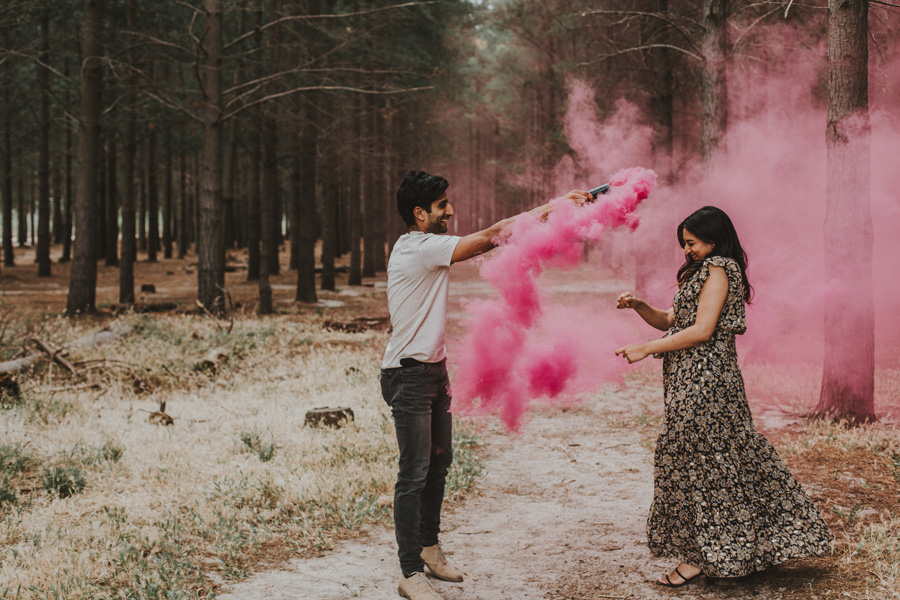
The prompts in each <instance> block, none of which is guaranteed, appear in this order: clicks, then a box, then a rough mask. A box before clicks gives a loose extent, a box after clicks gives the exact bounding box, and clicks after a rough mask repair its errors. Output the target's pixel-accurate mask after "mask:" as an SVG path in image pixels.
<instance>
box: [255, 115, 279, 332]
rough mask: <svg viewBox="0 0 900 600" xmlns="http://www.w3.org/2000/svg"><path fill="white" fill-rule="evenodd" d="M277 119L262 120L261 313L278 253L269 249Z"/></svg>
mask: <svg viewBox="0 0 900 600" xmlns="http://www.w3.org/2000/svg"><path fill="white" fill-rule="evenodd" d="M277 128H278V122H277V121H276V120H275V117H274V115H271V114H270V115H266V117H265V119H264V123H263V135H262V138H263V144H262V145H263V170H262V171H263V181H262V195H261V198H260V199H261V204H262V206H260V211H261V212H262V219H261V225H262V226H261V227H260V231H261V232H262V238H261V239H260V244H259V246H260V256H259V309H258V311H257V312H258V313H259V314H261V315H270V314H272V312H273V307H272V284H271V283H270V282H269V274H270V273H271V272H272V265H273V263H274V262H275V261H276V260H278V254H277V253H274V254H273V252H272V248H273V244H272V236H273V235H274V233H275V232H274V229H273V227H272V221H274V220H275V186H277V185H278V131H277Z"/></svg>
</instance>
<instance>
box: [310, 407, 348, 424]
mask: <svg viewBox="0 0 900 600" xmlns="http://www.w3.org/2000/svg"><path fill="white" fill-rule="evenodd" d="M353 418H354V417H353V409H352V408H347V407H338V408H331V407H325V406H323V407H320V408H314V409H312V410H308V411H306V425H307V427H335V428H340V427H343V426H344V425H346V424H347V423H350V422H352V421H353Z"/></svg>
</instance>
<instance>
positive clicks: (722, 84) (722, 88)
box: [700, 0, 728, 168]
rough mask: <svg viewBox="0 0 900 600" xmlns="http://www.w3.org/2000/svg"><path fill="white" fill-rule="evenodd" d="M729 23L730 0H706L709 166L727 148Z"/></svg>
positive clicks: (703, 137) (703, 85) (704, 120)
mask: <svg viewBox="0 0 900 600" xmlns="http://www.w3.org/2000/svg"><path fill="white" fill-rule="evenodd" d="M727 27H728V0H703V34H702V38H701V40H700V50H701V53H702V55H703V66H702V67H701V71H700V102H701V126H700V129H701V131H700V153H701V156H702V159H703V164H704V166H705V167H706V168H709V167H710V165H711V164H712V162H713V160H714V159H715V157H716V155H717V153H718V152H720V151H722V150H724V148H723V147H722V143H723V139H724V137H725V129H726V127H727V126H728V86H727V82H726V79H725V77H726V66H727V56H728V52H727V43H728V36H727V33H728V30H727Z"/></svg>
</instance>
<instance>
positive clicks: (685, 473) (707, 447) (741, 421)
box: [647, 256, 833, 577]
mask: <svg viewBox="0 0 900 600" xmlns="http://www.w3.org/2000/svg"><path fill="white" fill-rule="evenodd" d="M710 266H717V267H724V268H725V272H726V274H727V275H728V297H727V299H726V301H725V306H724V307H723V309H722V314H721V315H720V317H719V322H718V324H717V325H716V330H715V332H714V333H713V335H712V337H711V338H710V339H709V341H707V342H704V343H702V344H699V345H697V346H694V347H693V348H688V349H686V350H678V351H674V352H668V353H666V354H665V355H664V357H663V378H664V389H665V400H666V407H665V422H664V424H663V431H662V433H661V434H660V436H659V438H658V440H657V442H656V454H655V462H654V464H655V468H654V494H653V505H652V506H651V508H650V518H649V519H648V522H647V531H648V538H649V542H648V544H649V547H650V551H651V552H652V553H653V554H654V555H655V556H669V557H673V558H677V559H679V560H681V561H684V562H686V563H688V564H691V565H694V566H697V567H699V568H700V569H701V570H702V571H703V573H705V574H706V575H709V576H713V577H740V576H743V575H747V574H749V573H752V572H754V571H759V570H762V569H765V568H767V567H770V566H772V565H776V564H779V563H781V562H784V561H786V560H788V559H791V558H797V557H801V556H810V555H818V554H822V553H823V552H824V551H826V550H827V549H828V548H829V546H830V542H831V540H832V537H833V536H832V534H831V531H830V530H829V529H828V526H827V525H826V524H825V521H824V520H823V519H822V516H821V515H820V514H819V511H818V509H817V508H816V506H815V505H814V504H813V503H812V501H811V500H810V499H809V497H808V496H807V495H806V493H805V492H804V491H803V489H802V488H801V487H800V484H799V483H797V480H796V479H794V477H793V475H791V472H790V471H789V470H788V468H787V467H786V466H785V464H784V463H783V462H782V461H781V458H780V457H779V456H778V454H777V453H776V452H775V449H774V448H773V447H772V446H771V444H769V442H768V441H767V440H766V439H765V438H764V437H763V436H762V435H760V434H759V433H758V432H757V431H756V430H755V429H754V428H753V420H752V417H751V415H750V409H749V407H748V405H747V396H746V394H745V392H744V382H743V378H742V377H741V371H740V368H739V367H738V360H737V351H736V349H735V343H734V337H735V335H736V334H742V333H744V331H745V329H746V322H745V318H744V298H743V284H742V282H741V271H740V267H739V266H738V265H737V263H736V262H734V261H733V260H731V259H728V258H724V257H721V256H714V257H708V258H707V259H706V260H704V262H703V265H702V267H701V268H700V269H699V270H698V271H697V272H696V273H695V274H694V276H693V278H691V279H690V280H689V281H687V282H685V283H683V284H682V285H681V287H680V289H679V290H678V292H677V293H676V294H675V300H674V303H673V307H674V313H675V324H674V326H673V327H672V328H671V329H670V330H669V331H668V332H667V333H666V336H669V335H672V334H673V333H676V332H678V331H681V330H682V329H684V328H686V327H688V326H690V325H692V324H693V323H694V321H695V319H696V317H697V303H698V298H699V296H700V290H701V288H702V287H703V284H704V283H705V282H706V279H707V278H708V277H709V267H710Z"/></svg>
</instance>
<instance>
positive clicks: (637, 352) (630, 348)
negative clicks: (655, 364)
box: [616, 344, 650, 364]
mask: <svg viewBox="0 0 900 600" xmlns="http://www.w3.org/2000/svg"><path fill="white" fill-rule="evenodd" d="M616 356H622V357H623V358H624V359H625V360H627V361H628V364H632V363H636V362H638V361H639V360H644V359H645V358H647V357H648V356H650V353H649V352H647V350H646V345H645V344H629V345H627V346H625V347H624V348H619V349H618V350H616Z"/></svg>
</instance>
